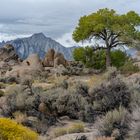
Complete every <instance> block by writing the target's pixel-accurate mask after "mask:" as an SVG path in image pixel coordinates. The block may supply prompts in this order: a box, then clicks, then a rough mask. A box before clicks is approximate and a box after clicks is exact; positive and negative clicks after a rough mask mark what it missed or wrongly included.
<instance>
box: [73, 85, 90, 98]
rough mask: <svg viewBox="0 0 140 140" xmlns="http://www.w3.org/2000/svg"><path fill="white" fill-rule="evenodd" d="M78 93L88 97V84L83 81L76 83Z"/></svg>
mask: <svg viewBox="0 0 140 140" xmlns="http://www.w3.org/2000/svg"><path fill="white" fill-rule="evenodd" d="M75 88H76V93H77V94H80V95H82V96H83V97H87V96H89V95H88V90H89V88H88V86H87V85H86V84H83V83H78V84H76V87H75Z"/></svg>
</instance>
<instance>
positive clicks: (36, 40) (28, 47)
mask: <svg viewBox="0 0 140 140" xmlns="http://www.w3.org/2000/svg"><path fill="white" fill-rule="evenodd" d="M6 44H11V45H13V46H14V48H15V50H16V53H17V54H18V55H19V57H20V58H21V59H26V58H27V57H28V56H29V55H30V54H33V53H37V54H38V55H39V57H40V58H43V57H44V56H45V54H46V52H47V51H48V49H49V48H53V49H54V50H55V51H59V52H61V53H63V54H64V56H65V58H66V59H68V60H72V51H73V49H74V48H75V47H70V48H66V47H64V46H63V45H61V44H60V43H58V42H56V41H55V40H53V39H51V38H49V37H46V36H45V35H44V34H43V33H36V34H33V35H32V36H30V37H26V38H18V39H15V40H11V41H7V42H4V41H3V42H1V43H0V47H3V46H4V45H6Z"/></svg>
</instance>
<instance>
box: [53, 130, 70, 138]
mask: <svg viewBox="0 0 140 140" xmlns="http://www.w3.org/2000/svg"><path fill="white" fill-rule="evenodd" d="M65 134H67V129H66V128H57V129H55V130H54V135H55V137H59V136H63V135H65Z"/></svg>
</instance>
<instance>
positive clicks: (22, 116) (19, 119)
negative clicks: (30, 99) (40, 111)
mask: <svg viewBox="0 0 140 140" xmlns="http://www.w3.org/2000/svg"><path fill="white" fill-rule="evenodd" d="M13 116H14V118H15V121H16V122H18V123H20V124H21V123H22V122H24V121H25V119H26V118H27V115H26V114H24V113H22V112H20V111H17V112H15V113H13Z"/></svg>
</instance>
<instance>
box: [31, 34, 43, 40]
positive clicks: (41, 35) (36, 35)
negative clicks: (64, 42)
mask: <svg viewBox="0 0 140 140" xmlns="http://www.w3.org/2000/svg"><path fill="white" fill-rule="evenodd" d="M31 37H35V38H43V39H44V38H46V36H45V35H44V34H43V33H35V34H33V35H32V36H31Z"/></svg>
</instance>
